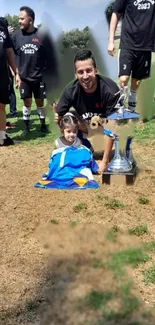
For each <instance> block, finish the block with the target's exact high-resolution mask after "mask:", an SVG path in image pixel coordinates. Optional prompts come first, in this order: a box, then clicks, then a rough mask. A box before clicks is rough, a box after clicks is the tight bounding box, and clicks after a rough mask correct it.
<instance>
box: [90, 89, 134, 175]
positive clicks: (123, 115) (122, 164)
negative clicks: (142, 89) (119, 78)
mask: <svg viewBox="0 0 155 325" xmlns="http://www.w3.org/2000/svg"><path fill="white" fill-rule="evenodd" d="M119 93H120V97H119V99H118V102H117V104H116V112H115V113H113V114H111V115H109V116H108V117H107V120H114V121H115V122H116V125H118V126H121V125H122V124H123V125H124V124H127V123H128V122H129V120H130V121H131V120H132V121H133V120H135V121H137V120H139V117H140V115H139V114H138V113H136V112H131V111H129V110H128V109H126V107H125V101H126V98H127V96H128V87H124V88H123V89H121V90H120V91H119ZM117 95H118V93H117ZM96 122H97V117H96V121H95V120H94V123H96ZM98 123H99V124H100V125H102V123H100V122H99V121H98ZM96 127H97V126H96V125H95V124H94V127H93V120H92V128H96ZM103 132H104V134H106V135H107V136H109V137H111V138H113V139H114V157H113V159H112V160H111V161H110V162H109V164H108V165H107V168H106V170H105V172H104V173H103V178H104V176H106V175H107V176H108V175H109V176H110V175H113V174H114V175H126V176H133V175H135V171H136V162H135V160H134V158H133V155H132V151H131V143H132V139H133V137H131V136H128V137H127V140H126V144H125V147H124V149H123V150H120V149H119V136H118V135H117V134H115V133H113V132H112V131H111V130H108V129H105V128H104V126H103Z"/></svg>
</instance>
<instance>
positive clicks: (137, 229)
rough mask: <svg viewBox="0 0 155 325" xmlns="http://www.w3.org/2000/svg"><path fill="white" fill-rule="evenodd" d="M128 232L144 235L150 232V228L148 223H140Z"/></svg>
mask: <svg viewBox="0 0 155 325" xmlns="http://www.w3.org/2000/svg"><path fill="white" fill-rule="evenodd" d="M128 232H129V234H130V235H136V236H142V235H144V234H148V228H147V225H138V226H136V227H134V228H130V229H129V230H128Z"/></svg>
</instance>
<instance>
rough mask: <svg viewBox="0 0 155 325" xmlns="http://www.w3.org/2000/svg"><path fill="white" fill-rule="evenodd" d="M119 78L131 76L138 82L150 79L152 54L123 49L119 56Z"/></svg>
mask: <svg viewBox="0 0 155 325" xmlns="http://www.w3.org/2000/svg"><path fill="white" fill-rule="evenodd" d="M118 60H119V62H118V63H119V77H121V76H130V75H131V77H132V78H134V79H136V80H142V79H147V78H149V77H150V70H151V52H150V51H135V50H130V49H128V50H127V49H121V50H119V54H118Z"/></svg>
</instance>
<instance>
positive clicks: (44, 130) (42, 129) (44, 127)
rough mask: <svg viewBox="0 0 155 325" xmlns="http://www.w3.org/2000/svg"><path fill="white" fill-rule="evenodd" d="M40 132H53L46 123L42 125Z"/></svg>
mask: <svg viewBox="0 0 155 325" xmlns="http://www.w3.org/2000/svg"><path fill="white" fill-rule="evenodd" d="M40 132H42V133H45V134H49V133H51V131H50V130H49V129H48V128H47V126H46V125H42V126H41V127H40Z"/></svg>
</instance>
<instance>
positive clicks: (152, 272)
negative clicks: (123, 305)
mask: <svg viewBox="0 0 155 325" xmlns="http://www.w3.org/2000/svg"><path fill="white" fill-rule="evenodd" d="M142 273H143V275H144V282H145V284H155V264H154V265H153V266H151V267H150V268H148V269H147V270H146V271H143V272H142Z"/></svg>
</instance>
